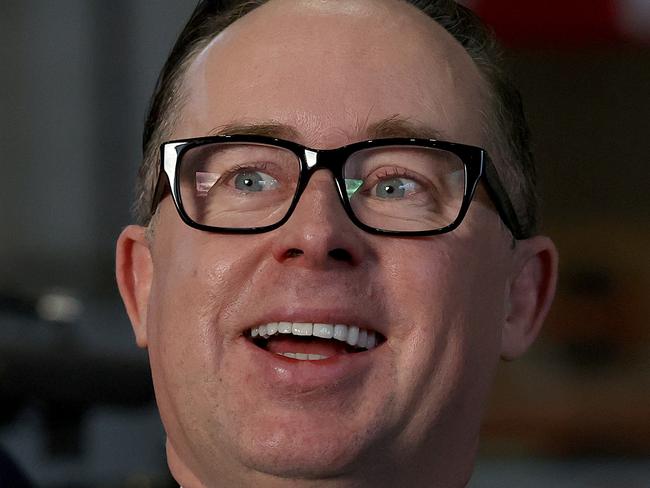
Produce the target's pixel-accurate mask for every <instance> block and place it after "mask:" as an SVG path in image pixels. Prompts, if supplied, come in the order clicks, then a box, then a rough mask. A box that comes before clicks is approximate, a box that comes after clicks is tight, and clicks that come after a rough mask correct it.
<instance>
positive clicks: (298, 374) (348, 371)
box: [241, 336, 377, 392]
mask: <svg viewBox="0 0 650 488" xmlns="http://www.w3.org/2000/svg"><path fill="white" fill-rule="evenodd" d="M241 341H242V342H243V343H244V351H245V352H244V354H245V355H246V360H247V361H248V364H251V365H252V366H253V370H254V371H256V373H255V376H256V377H257V378H260V379H262V380H263V383H264V385H267V386H270V387H272V388H273V389H277V388H279V389H282V390H290V391H293V392H309V391H314V390H318V389H323V388H331V387H333V386H335V385H342V384H344V383H347V382H348V381H350V382H353V381H354V380H355V378H358V377H360V376H362V375H365V374H367V373H368V371H369V368H370V366H371V364H372V361H373V358H374V357H375V355H376V354H377V348H375V349H373V350H372V351H364V352H357V353H349V354H336V355H334V356H330V357H329V358H327V359H319V360H312V361H310V360H300V359H292V358H288V357H286V356H281V355H279V354H275V353H272V352H269V351H267V350H265V349H262V348H260V347H257V346H256V345H255V344H253V343H252V342H251V341H249V340H247V339H246V338H244V337H243V336H242V337H241Z"/></svg>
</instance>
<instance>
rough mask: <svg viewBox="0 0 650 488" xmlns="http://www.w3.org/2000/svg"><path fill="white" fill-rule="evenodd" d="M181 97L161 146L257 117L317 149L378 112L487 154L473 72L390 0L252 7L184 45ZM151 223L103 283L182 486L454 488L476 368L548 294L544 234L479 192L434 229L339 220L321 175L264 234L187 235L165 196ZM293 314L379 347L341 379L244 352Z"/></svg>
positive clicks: (526, 324)
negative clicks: (362, 328) (515, 226)
mask: <svg viewBox="0 0 650 488" xmlns="http://www.w3.org/2000/svg"><path fill="white" fill-rule="evenodd" d="M184 89H185V92H186V94H187V101H186V103H185V105H184V107H183V108H182V112H181V117H180V122H179V123H178V125H177V126H176V127H175V129H174V133H173V134H172V137H170V138H174V139H175V138H185V137H197V136H202V135H206V134H209V133H213V132H214V130H215V128H219V127H223V126H226V125H228V124H256V123H268V122H269V121H273V122H274V123H275V122H277V123H281V124H285V125H287V126H291V127H293V128H294V129H293V130H292V131H291V134H288V135H289V136H290V138H292V139H293V140H296V141H297V142H300V143H303V144H306V145H310V146H312V147H316V148H333V147H338V146H341V145H343V144H347V143H350V142H355V141H359V140H363V139H367V138H369V137H370V134H368V127H369V126H370V125H371V124H373V123H376V122H377V121H380V120H383V119H390V118H391V117H395V116H398V117H400V118H403V119H405V120H407V121H409V122H410V123H414V124H417V125H418V126H424V127H427V128H430V129H432V130H435V131H437V132H439V133H440V134H441V137H442V138H445V139H447V140H450V141H456V142H463V143H466V144H473V145H478V146H483V147H488V143H487V142H488V141H486V140H485V137H484V135H483V130H482V124H481V120H482V119H481V116H480V114H481V113H482V112H483V111H484V109H485V107H484V98H485V97H484V93H485V92H484V84H483V81H482V79H481V77H480V75H479V73H478V70H477V68H476V66H475V65H474V64H473V62H472V61H471V59H470V58H469V56H468V55H467V54H466V53H465V51H464V50H463V48H462V47H461V46H460V45H459V44H458V43H457V42H456V41H455V40H454V39H453V38H452V37H451V36H450V35H449V34H447V33H446V32H445V31H444V30H443V29H442V28H441V27H440V26H438V25H437V24H435V23H433V22H432V21H431V20H430V19H428V18H427V17H426V16H424V15H423V14H422V13H420V12H419V11H417V10H416V9H414V8H412V7H410V6H408V5H406V4H403V3H400V2H397V1H394V0H385V1H369V0H350V1H346V2H333V1H329V2H328V1H317V0H299V1H296V0H272V1H271V2H269V3H268V4H266V5H264V6H262V7H260V8H258V9H256V10H255V11H253V12H252V13H250V14H248V15H247V16H245V17H244V18H242V19H240V20H238V21H237V22H235V23H234V24H233V25H231V26H230V27H228V28H227V29H226V30H225V31H224V32H223V33H222V34H220V35H219V36H218V37H217V38H216V39H215V40H214V41H213V42H212V43H211V44H210V45H209V46H208V47H207V48H206V49H204V50H203V51H202V52H201V53H199V54H198V55H197V57H196V59H195V60H194V61H193V63H192V64H191V66H190V68H189V69H188V72H187V74H186V77H185V85H184ZM497 164H498V163H497ZM155 224H156V227H155V232H154V237H153V238H151V239H148V238H147V237H146V232H145V229H143V228H141V227H138V226H129V227H127V228H126V229H125V230H124V231H123V232H122V234H121V236H120V238H119V241H118V245H117V277H118V284H119V287H120V292H121V294H122V297H123V299H124V302H125V305H126V308H127V312H128V313H129V317H130V319H131V321H132V324H133V327H134V331H135V335H136V339H137V342H138V344H139V345H140V346H141V347H146V348H147V349H148V351H149V357H150V361H151V368H152V375H153V380H154V386H155V390H156V398H157V402H158V406H159V410H160V414H161V417H162V420H163V423H164V426H165V429H166V432H167V436H168V441H167V452H168V460H169V464H170V468H171V471H172V474H173V475H174V477H175V478H176V480H177V481H178V482H179V483H180V484H182V485H183V486H184V487H185V488H188V487H213V486H292V487H294V486H295V487H297V486H341V487H343V486H346V487H348V486H349V487H351V486H355V487H356V486H373V487H375V486H395V485H397V484H398V483H399V484H400V485H402V486H441V487H443V486H444V487H454V486H464V485H465V484H466V483H467V481H468V479H469V477H470V475H471V471H472V465H473V460H474V455H475V451H476V446H477V442H478V431H479V426H480V420H481V416H482V413H483V404H484V401H485V397H486V395H487V392H488V390H489V385H490V383H491V380H492V378H493V374H494V370H495V367H496V364H497V362H498V360H499V358H500V357H501V358H505V359H512V358H515V357H517V356H519V355H520V354H522V353H523V352H524V351H525V350H526V349H527V347H528V346H529V345H530V344H531V343H532V341H533V340H534V338H535V337H536V335H537V332H538V330H539V328H540V326H541V323H542V320H543V318H544V316H545V314H546V311H547V309H548V306H549V304H550V301H551V297H552V295H553V292H554V286H555V276H556V264H557V256H556V251H555V248H554V247H553V244H552V242H551V241H550V240H548V239H547V238H545V237H541V236H537V237H534V238H531V239H528V240H526V241H519V242H518V243H517V245H516V246H515V247H514V248H513V247H512V245H511V243H512V237H511V236H510V235H509V233H508V231H507V230H506V229H505V228H504V226H503V224H502V223H501V221H500V219H499V217H498V215H497V213H496V211H495V210H494V208H493V207H492V205H491V203H490V202H489V199H488V198H487V197H486V195H485V192H484V190H483V189H482V188H480V189H479V192H478V195H477V197H476V198H475V201H474V202H473V203H472V206H471V207H470V210H469V212H468V215H467V216H466V217H465V220H464V222H463V224H462V225H461V226H460V227H459V228H458V229H456V230H455V231H453V232H451V233H448V234H444V235H440V236H432V237H427V238H396V237H386V236H376V235H371V234H368V233H365V232H364V231H362V230H360V229H358V228H357V227H355V226H354V225H353V224H352V222H350V221H349V219H348V218H347V216H346V215H345V213H344V210H343V208H342V206H341V204H340V202H339V201H338V197H337V195H336V192H335V188H334V185H333V182H332V178H331V175H330V174H329V173H328V172H326V171H320V172H317V173H316V174H315V175H314V176H313V178H312V180H311V181H310V183H309V186H308V187H307V189H306V191H305V193H304V194H303V196H302V198H301V201H300V202H299V204H298V206H297V208H296V210H295V213H294V214H293V216H292V217H291V219H290V220H289V221H288V222H287V223H286V224H285V225H284V226H282V227H281V228H279V229H276V230H274V231H272V232H269V233H265V234H259V235H254V236H246V235H239V236H238V235H218V234H210V233H205V232H201V231H198V230H194V229H192V228H190V227H188V226H187V225H185V224H184V223H183V222H182V221H181V220H180V218H179V217H178V215H177V213H176V211H175V209H174V207H173V203H172V201H171V199H170V198H169V197H166V198H165V199H163V201H162V202H161V204H160V207H159V212H158V215H157V216H156V218H155ZM296 250H297V251H298V252H296ZM333 250H339V251H340V250H344V251H345V252H343V253H341V252H337V253H332V252H331V251H333ZM305 309H309V310H320V311H321V312H322V311H324V313H329V312H332V313H334V312H336V313H344V314H345V313H348V314H356V315H357V318H359V317H360V318H361V319H363V320H364V321H366V322H367V323H369V324H372V326H373V327H374V328H376V329H377V330H379V331H381V332H382V334H384V335H385V336H386V337H387V341H386V343H385V344H384V345H383V346H382V347H381V348H378V349H377V350H376V351H375V352H372V353H370V354H369V355H368V359H367V362H366V363H364V367H363V368H362V369H361V370H360V371H355V372H354V373H353V374H349V375H347V376H345V377H344V378H342V379H341V380H340V381H336V382H333V383H332V384H327V385H322V384H321V385H319V386H318V387H309V386H305V385H304V384H301V383H300V382H298V381H297V380H296V377H295V376H292V373H291V372H290V371H289V370H282V368H275V369H273V370H272V371H264V370H263V369H264V368H259V364H260V363H258V362H255V361H252V360H249V359H250V355H249V351H248V348H247V346H246V342H245V339H244V338H243V336H242V331H243V330H244V329H246V328H248V327H251V326H252V325H256V324H257V323H264V320H263V319H264V317H265V314H269V313H271V312H273V313H278V311H280V313H282V314H284V313H286V314H291V313H298V314H299V313H301V312H300V311H301V310H305ZM305 318H306V319H309V317H305Z"/></svg>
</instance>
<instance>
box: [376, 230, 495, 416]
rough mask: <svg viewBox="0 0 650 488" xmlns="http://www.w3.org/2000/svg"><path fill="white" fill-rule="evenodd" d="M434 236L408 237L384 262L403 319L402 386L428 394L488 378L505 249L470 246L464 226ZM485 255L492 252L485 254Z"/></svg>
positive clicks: (399, 332)
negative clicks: (462, 233) (430, 238)
mask: <svg viewBox="0 0 650 488" xmlns="http://www.w3.org/2000/svg"><path fill="white" fill-rule="evenodd" d="M436 239H437V240H436V241H435V242H431V241H429V242H426V241H407V242H406V243H405V244H404V245H403V246H401V248H400V249H399V252H396V253H395V254H394V256H395V257H394V259H392V260H389V261H387V264H388V265H387V268H386V270H387V272H388V273H390V279H389V280H388V281H389V282H390V283H392V284H393V286H392V290H391V293H390V295H389V296H391V297H393V298H394V299H393V301H392V302H393V303H392V307H391V310H392V313H393V316H394V317H396V319H395V323H396V324H398V325H399V326H398V327H396V330H395V339H396V341H395V347H396V348H397V349H398V353H397V357H398V358H399V361H400V364H399V367H398V369H397V372H398V374H399V375H400V376H401V387H402V388H408V389H410V390H418V391H419V392H421V393H422V394H423V395H422V396H423V398H424V397H427V396H428V398H429V399H430V400H431V396H433V397H436V398H435V399H437V400H439V398H438V397H440V396H447V395H457V394H461V395H462V391H463V390H465V391H468V392H471V391H472V388H473V387H474V386H476V383H481V384H485V383H487V382H488V378H490V377H491V372H492V370H493V369H494V365H495V364H496V362H497V360H498V355H499V344H500V330H501V325H502V324H503V320H504V315H505V310H504V290H505V276H506V273H505V266H504V262H503V260H502V259H501V254H500V253H498V252H494V253H492V254H489V253H487V252H486V251H485V249H484V246H482V247H483V248H482V249H481V250H479V249H475V247H476V246H474V247H472V246H468V245H467V243H465V242H463V241H464V239H463V238H462V236H460V234H459V235H457V236H452V235H449V237H447V236H438V237H437V238H436ZM481 244H482V245H487V246H489V245H490V243H489V242H487V243H485V242H483V243H481ZM479 251H480V252H479ZM486 255H491V256H493V257H494V259H492V260H486V259H485V256H486ZM404 256H413V258H412V259H409V260H406V259H404ZM452 389H456V390H458V393H452V392H451V390H452ZM474 389H476V388H474ZM443 390H444V391H443ZM478 390H479V391H483V390H484V388H479V389H478ZM431 404H438V405H440V404H441V402H440V401H433V402H431Z"/></svg>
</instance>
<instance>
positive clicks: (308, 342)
mask: <svg viewBox="0 0 650 488" xmlns="http://www.w3.org/2000/svg"><path fill="white" fill-rule="evenodd" d="M267 350H268V351H270V352H273V353H283V352H301V353H303V354H320V355H322V356H327V357H329V356H335V355H336V354H347V350H346V344H345V343H344V342H341V341H337V340H331V339H318V338H315V337H314V338H308V339H307V338H306V339H298V338H293V337H273V338H271V339H269V342H268V346H267Z"/></svg>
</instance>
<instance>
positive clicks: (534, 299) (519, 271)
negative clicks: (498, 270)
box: [501, 236, 558, 360]
mask: <svg viewBox="0 0 650 488" xmlns="http://www.w3.org/2000/svg"><path fill="white" fill-rule="evenodd" d="M514 252H515V262H516V266H515V268H514V271H513V275H512V277H511V281H510V286H509V289H508V290H507V293H508V297H507V298H508V313H507V317H506V322H505V324H504V328H503V330H502V336H501V357H502V358H503V359H505V360H512V359H515V358H517V357H519V356H521V355H522V354H523V353H524V352H526V350H527V349H528V348H529V347H530V345H531V344H532V343H533V342H534V341H535V338H536V337H537V335H538V333H539V331H540V329H541V328H542V324H543V322H544V319H545V318H546V315H547V313H548V310H549V308H550V306H551V303H552V301H553V296H554V295H555V286H556V282H557V265H558V254H557V249H556V248H555V245H554V244H553V241H551V240H550V239H549V238H548V237H544V236H535V237H531V238H530V239H526V240H523V241H519V242H518V243H517V247H516V248H515V251H514Z"/></svg>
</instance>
